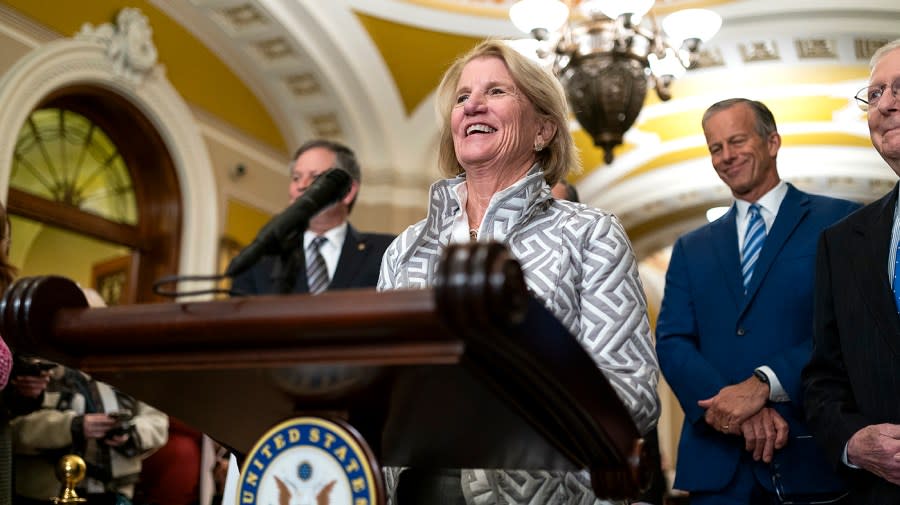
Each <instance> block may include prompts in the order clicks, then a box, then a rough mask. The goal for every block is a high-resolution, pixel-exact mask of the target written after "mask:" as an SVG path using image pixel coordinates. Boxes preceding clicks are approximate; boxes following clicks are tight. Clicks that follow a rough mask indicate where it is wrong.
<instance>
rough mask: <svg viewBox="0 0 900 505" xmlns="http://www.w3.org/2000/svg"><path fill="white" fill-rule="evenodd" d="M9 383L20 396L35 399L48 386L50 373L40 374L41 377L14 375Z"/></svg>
mask: <svg viewBox="0 0 900 505" xmlns="http://www.w3.org/2000/svg"><path fill="white" fill-rule="evenodd" d="M10 382H11V383H12V385H13V387H14V388H15V390H16V393H18V394H19V395H20V396H22V397H24V398H37V397H39V396H41V393H43V392H44V390H45V389H47V385H49V384H50V372H42V373H41V375H16V376H15V377H13V378H12V380H11V381H10Z"/></svg>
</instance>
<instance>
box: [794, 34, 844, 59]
mask: <svg viewBox="0 0 900 505" xmlns="http://www.w3.org/2000/svg"><path fill="white" fill-rule="evenodd" d="M794 44H795V45H796V47H797V57H798V58H800V59H801V60H804V59H811V58H830V59H837V42H836V41H834V40H832V39H797V40H795V41H794Z"/></svg>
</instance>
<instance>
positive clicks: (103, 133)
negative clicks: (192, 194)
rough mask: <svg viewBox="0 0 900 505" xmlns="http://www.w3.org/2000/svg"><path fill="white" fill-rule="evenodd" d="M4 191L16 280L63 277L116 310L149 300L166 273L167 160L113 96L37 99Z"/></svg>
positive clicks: (171, 191)
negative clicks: (20, 276)
mask: <svg viewBox="0 0 900 505" xmlns="http://www.w3.org/2000/svg"><path fill="white" fill-rule="evenodd" d="M9 185H10V189H9V202H8V206H9V211H10V214H11V216H12V221H13V234H12V237H13V241H12V257H13V261H14V262H15V261H16V260H19V261H20V265H21V267H22V270H23V272H22V273H23V274H24V275H42V274H49V273H54V274H60V275H66V276H68V277H71V278H73V279H76V280H77V281H78V282H80V283H81V284H82V285H85V286H88V287H93V288H95V289H97V290H98V291H99V292H100V293H101V295H102V296H104V298H105V299H106V301H107V303H110V304H116V303H134V302H146V301H152V300H154V296H153V295H152V291H151V288H152V283H153V282H154V280H156V279H157V278H159V277H161V276H163V275H169V274H173V273H176V271H177V261H178V247H179V236H180V222H181V204H180V202H181V195H180V191H179V187H178V181H177V178H176V174H175V169H174V166H173V163H172V160H171V159H170V156H169V155H168V152H167V150H166V148H165V145H164V143H163V142H162V140H161V139H160V137H159V134H158V133H157V132H156V130H155V129H154V128H153V126H152V125H151V124H150V123H149V121H148V120H147V119H146V118H145V117H144V116H143V114H141V112H140V111H139V110H138V109H137V108H136V107H135V106H134V105H132V104H131V103H130V102H128V101H127V100H125V99H123V98H122V97H119V96H118V95H116V94H115V93H112V92H110V91H108V90H104V89H102V88H92V87H76V88H68V89H64V90H59V91H57V92H56V93H54V94H53V96H51V97H48V98H47V99H45V100H44V101H43V102H42V103H41V104H40V105H39V107H38V108H37V109H35V110H34V111H33V112H32V113H31V114H30V115H29V117H28V119H27V120H26V121H25V124H23V125H22V127H21V129H20V130H19V135H18V138H17V142H16V146H15V152H14V155H13V160H12V170H11V177H10V182H9ZM20 229H21V231H20ZM61 253H62V254H61ZM54 258H56V260H55V261H54Z"/></svg>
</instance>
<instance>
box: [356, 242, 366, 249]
mask: <svg viewBox="0 0 900 505" xmlns="http://www.w3.org/2000/svg"><path fill="white" fill-rule="evenodd" d="M356 248H357V249H359V250H360V251H365V250H366V244H363V243H359V244H356Z"/></svg>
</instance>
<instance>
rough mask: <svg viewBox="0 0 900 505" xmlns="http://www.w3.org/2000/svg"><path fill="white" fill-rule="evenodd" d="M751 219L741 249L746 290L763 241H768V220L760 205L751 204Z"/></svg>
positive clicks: (742, 273)
mask: <svg viewBox="0 0 900 505" xmlns="http://www.w3.org/2000/svg"><path fill="white" fill-rule="evenodd" d="M749 212H750V219H749V220H747V234H746V235H744V248H743V250H742V251H741V275H742V276H743V278H744V292H745V293H746V292H747V286H749V285H750V279H752V278H753V268H754V267H755V266H756V260H757V259H759V252H760V251H762V247H763V243H765V241H766V222H765V221H763V217H762V215H761V214H760V213H759V205H757V204H755V203H754V204H753V205H751V206H750V211H749Z"/></svg>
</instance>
